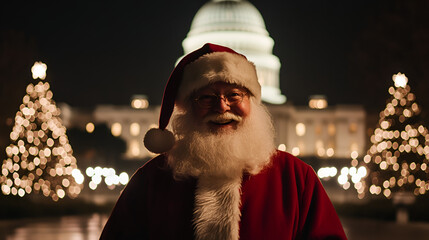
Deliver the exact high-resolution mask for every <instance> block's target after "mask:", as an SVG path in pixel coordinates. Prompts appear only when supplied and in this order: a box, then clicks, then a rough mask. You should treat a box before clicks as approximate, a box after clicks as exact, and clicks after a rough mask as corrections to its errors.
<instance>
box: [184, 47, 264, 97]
mask: <svg viewBox="0 0 429 240" xmlns="http://www.w3.org/2000/svg"><path fill="white" fill-rule="evenodd" d="M215 82H226V83H231V84H237V85H238V86H242V87H245V88H247V89H248V90H249V91H250V93H251V94H252V95H253V96H254V97H255V98H256V100H257V101H260V100H261V85H260V84H259V82H258V77H257V74H256V68H255V65H254V64H253V63H252V62H250V61H248V60H247V59H246V58H245V57H243V56H241V55H238V54H234V53H229V52H213V53H208V54H205V55H203V56H201V57H199V58H198V59H197V60H195V61H194V62H192V63H190V64H188V65H187V66H186V67H185V69H184V72H183V79H182V83H181V84H180V87H179V92H178V98H177V102H178V103H179V104H183V103H185V102H186V98H188V97H189V95H190V94H192V93H193V92H194V91H196V90H198V89H200V88H202V87H205V86H207V85H209V84H212V83H215Z"/></svg>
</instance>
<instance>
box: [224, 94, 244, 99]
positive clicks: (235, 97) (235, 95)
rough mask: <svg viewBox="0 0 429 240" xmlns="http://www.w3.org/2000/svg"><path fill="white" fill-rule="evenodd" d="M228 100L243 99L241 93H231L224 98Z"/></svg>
mask: <svg viewBox="0 0 429 240" xmlns="http://www.w3.org/2000/svg"><path fill="white" fill-rule="evenodd" d="M226 97H227V98H228V100H240V99H241V98H242V97H243V94H242V93H238V92H232V93H230V94H228V95H227V96H226Z"/></svg>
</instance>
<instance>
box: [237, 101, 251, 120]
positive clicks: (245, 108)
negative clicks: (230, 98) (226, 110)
mask: <svg viewBox="0 0 429 240" xmlns="http://www.w3.org/2000/svg"><path fill="white" fill-rule="evenodd" d="M237 107H238V108H237V110H236V113H237V114H238V115H240V116H241V117H247V116H249V114H250V101H249V100H247V101H243V102H242V103H241V104H240V105H239V106H237Z"/></svg>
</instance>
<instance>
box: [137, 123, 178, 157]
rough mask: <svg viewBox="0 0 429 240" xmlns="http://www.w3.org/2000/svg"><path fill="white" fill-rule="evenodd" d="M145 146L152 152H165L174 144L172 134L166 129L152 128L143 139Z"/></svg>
mask: <svg viewBox="0 0 429 240" xmlns="http://www.w3.org/2000/svg"><path fill="white" fill-rule="evenodd" d="M143 142H144V145H145V146H146V148H147V149H148V150H149V151H151V152H153V153H163V152H167V151H168V150H170V149H171V148H172V147H173V146H174V142H175V139H174V135H173V133H172V132H170V131H169V130H168V129H164V130H162V129H159V128H152V129H149V131H147V132H146V135H145V136H144V139H143Z"/></svg>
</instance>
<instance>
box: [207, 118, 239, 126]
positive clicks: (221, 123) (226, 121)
mask: <svg viewBox="0 0 429 240" xmlns="http://www.w3.org/2000/svg"><path fill="white" fill-rule="evenodd" d="M232 122H234V120H232V119H227V120H224V121H216V122H215V121H210V123H213V124H215V125H219V126H223V125H228V124H230V123H232Z"/></svg>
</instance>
